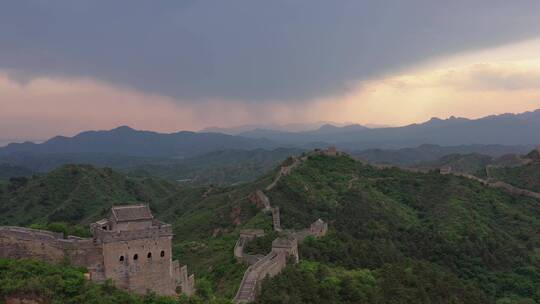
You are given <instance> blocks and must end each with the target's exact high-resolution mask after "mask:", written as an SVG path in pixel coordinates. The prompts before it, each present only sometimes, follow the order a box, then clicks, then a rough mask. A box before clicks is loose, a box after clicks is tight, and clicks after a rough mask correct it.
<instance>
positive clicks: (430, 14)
mask: <svg viewBox="0 0 540 304" xmlns="http://www.w3.org/2000/svg"><path fill="white" fill-rule="evenodd" d="M538 108H540V1H533V0H529V1H526V0H515V1H502V0H489V1H488V0H454V1H442V0H441V1H438V0H437V1H433V0H408V1H397V0H395V1H385V0H380V1H363V0H354V1H353V0H335V1H327V0H273V1H262V0H228V1H215V0H214V1H209V0H174V1H173V0H162V1H142V0H140V1H139V0H116V1H105V0H102V1H101V0H91V1H90V0H89V1H84V0H79V1H71V0H57V1H39V0H17V1H2V2H0V142H2V141H4V142H6V141H22V140H42V139H46V138H49V137H52V136H55V135H58V134H62V135H74V134H76V133H78V132H80V131H83V130H89V129H111V128H114V127H117V126H120V125H129V126H131V127H134V128H137V129H146V130H155V131H160V132H174V131H178V130H199V129H202V128H205V127H210V126H221V127H231V126H238V125H244V124H289V123H310V122H316V121H334V122H339V123H343V122H351V123H360V124H383V125H406V124H409V123H414V122H422V121H425V120H428V119H430V118H431V117H441V118H446V117H449V116H452V115H454V116H461V117H468V118H478V117H482V116H486V115H491V114H500V113H505V112H513V113H518V112H524V111H529V110H534V109H538Z"/></svg>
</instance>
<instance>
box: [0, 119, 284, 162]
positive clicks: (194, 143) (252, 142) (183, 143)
mask: <svg viewBox="0 0 540 304" xmlns="http://www.w3.org/2000/svg"><path fill="white" fill-rule="evenodd" d="M274 146H276V144H274V143H272V142H271V141H269V140H267V139H253V138H245V137H241V136H232V135H226V134H220V133H195V132H188V131H181V132H177V133H170V134H163V133H157V132H151V131H139V130H134V129H132V128H130V127H127V126H122V127H118V128H116V129H113V130H109V131H86V132H82V133H80V134H78V135H76V136H74V137H64V136H56V137H54V138H51V139H49V140H47V141H45V142H44V143H41V144H35V143H31V142H25V143H21V144H9V145H7V146H6V147H4V148H0V156H5V155H9V154H13V153H21V152H25V153H39V154H111V155H123V156H131V157H173V158H184V157H190V156H195V155H201V154H204V153H208V152H212V151H217V150H225V149H256V148H271V147H274Z"/></svg>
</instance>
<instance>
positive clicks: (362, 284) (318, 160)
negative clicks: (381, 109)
mask: <svg viewBox="0 0 540 304" xmlns="http://www.w3.org/2000/svg"><path fill="white" fill-rule="evenodd" d="M270 198H271V200H272V201H277V202H280V203H279V204H280V208H281V212H282V221H283V223H284V225H285V226H286V227H291V226H299V227H301V226H303V225H306V224H307V223H308V222H309V220H310V218H313V217H321V218H323V219H327V220H329V221H330V223H331V227H332V229H331V231H332V232H331V233H330V235H329V236H328V237H326V238H324V239H323V240H322V241H308V242H305V243H304V244H302V245H301V248H300V251H301V257H302V259H304V260H307V261H312V262H314V263H315V264H312V265H310V264H308V266H310V267H307V266H306V265H302V264H301V265H300V266H299V267H296V268H293V269H290V270H289V271H287V272H286V273H284V274H283V275H282V276H280V277H278V278H275V279H273V280H271V281H270V282H268V283H267V285H266V287H265V288H264V292H263V296H262V297H261V298H260V301H259V302H260V303H278V302H280V301H281V302H282V303H311V301H312V299H313V297H316V298H324V299H326V300H325V301H327V303H358V302H364V303H494V302H495V301H500V303H518V302H517V301H518V299H528V300H529V301H533V299H534V301H536V302H538V301H540V293H539V290H540V255H539V249H540V234H539V232H540V202H539V201H537V200H533V199H529V198H525V197H516V196H511V195H509V194H507V193H505V192H502V191H501V190H497V189H492V188H488V187H485V186H483V185H481V184H479V183H477V182H475V181H472V180H469V179H466V178H461V177H457V176H451V175H440V174H438V173H435V172H432V173H411V172H404V171H400V170H398V169H384V170H378V169H374V168H373V167H370V166H365V165H362V164H360V163H358V162H355V161H354V160H352V159H350V158H348V157H339V158H332V157H325V156H314V157H311V158H310V160H308V161H307V162H305V163H304V164H303V165H301V166H300V167H298V168H297V169H296V170H295V171H294V173H293V174H292V175H290V176H287V177H285V178H284V179H282V181H281V182H280V183H279V184H278V186H277V187H276V188H275V189H274V190H273V191H272V192H271V193H270ZM344 270H346V271H344ZM347 271H353V272H352V273H351V272H347ZM354 271H356V272H354ZM307 284H311V285H308V287H306V285H307ZM287 286H288V287H287ZM351 286H353V287H351ZM278 287H280V288H281V287H283V288H285V289H283V290H285V291H283V292H280V293H273V292H272V290H273V289H274V288H278ZM351 289H353V290H354V292H353V293H354V294H353V295H351V294H349V293H350V292H352V291H351ZM313 291H315V292H313ZM288 299H295V300H294V301H292V300H291V301H289V300H288ZM505 301H506V302H505ZM513 301H515V302H513ZM531 303H534V302H531Z"/></svg>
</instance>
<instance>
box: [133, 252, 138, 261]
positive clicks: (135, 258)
mask: <svg viewBox="0 0 540 304" xmlns="http://www.w3.org/2000/svg"><path fill="white" fill-rule="evenodd" d="M138 259H139V255H138V254H136V253H135V254H134V255H133V260H135V261H136V260H138Z"/></svg>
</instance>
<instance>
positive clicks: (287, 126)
mask: <svg viewBox="0 0 540 304" xmlns="http://www.w3.org/2000/svg"><path fill="white" fill-rule="evenodd" d="M536 110H539V111H540V108H538V109H532V110H530V111H524V112H503V113H492V114H488V115H485V116H479V117H463V116H456V115H449V116H447V117H436V116H434V117H430V118H429V119H427V120H422V121H416V122H411V123H408V124H403V125H384V124H377V123H368V124H360V123H355V122H343V123H340V122H332V121H317V122H308V123H292V124H246V125H232V126H208V127H204V128H201V129H197V130H188V129H178V130H170V131H160V130H153V129H144V128H137V127H135V126H131V125H117V126H113V127H111V128H95V129H81V130H77V131H75V132H73V133H66V134H54V135H52V136H50V137H47V138H39V139H35V138H29V139H26V138H20V139H4V138H0V147H4V146H6V145H8V144H10V143H22V142H33V143H42V142H45V141H47V140H49V139H51V138H53V137H55V136H66V137H73V136H75V135H77V134H79V133H82V132H85V131H109V130H113V129H116V128H120V127H129V128H132V129H134V130H139V131H153V132H157V133H175V132H181V131H188V132H214V131H213V130H211V129H223V130H231V129H244V130H241V131H237V132H222V131H221V130H217V131H216V132H218V133H225V134H232V135H236V134H239V133H242V132H243V131H251V130H254V129H256V128H261V127H262V129H268V130H275V131H287V132H302V131H311V130H316V129H318V128H319V127H320V126H322V125H326V124H329V125H333V126H337V127H344V126H350V125H362V126H365V127H368V128H371V129H377V128H394V127H404V126H408V125H411V124H422V123H426V122H428V121H429V120H431V119H442V120H446V119H450V118H452V117H453V118H465V119H470V120H475V119H481V118H485V117H488V116H497V115H503V114H523V113H527V112H533V111H536ZM291 125H303V126H302V127H298V126H297V128H296V129H295V128H294V127H291ZM308 126H312V127H311V128H310V127H308ZM209 129H210V130H209Z"/></svg>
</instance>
